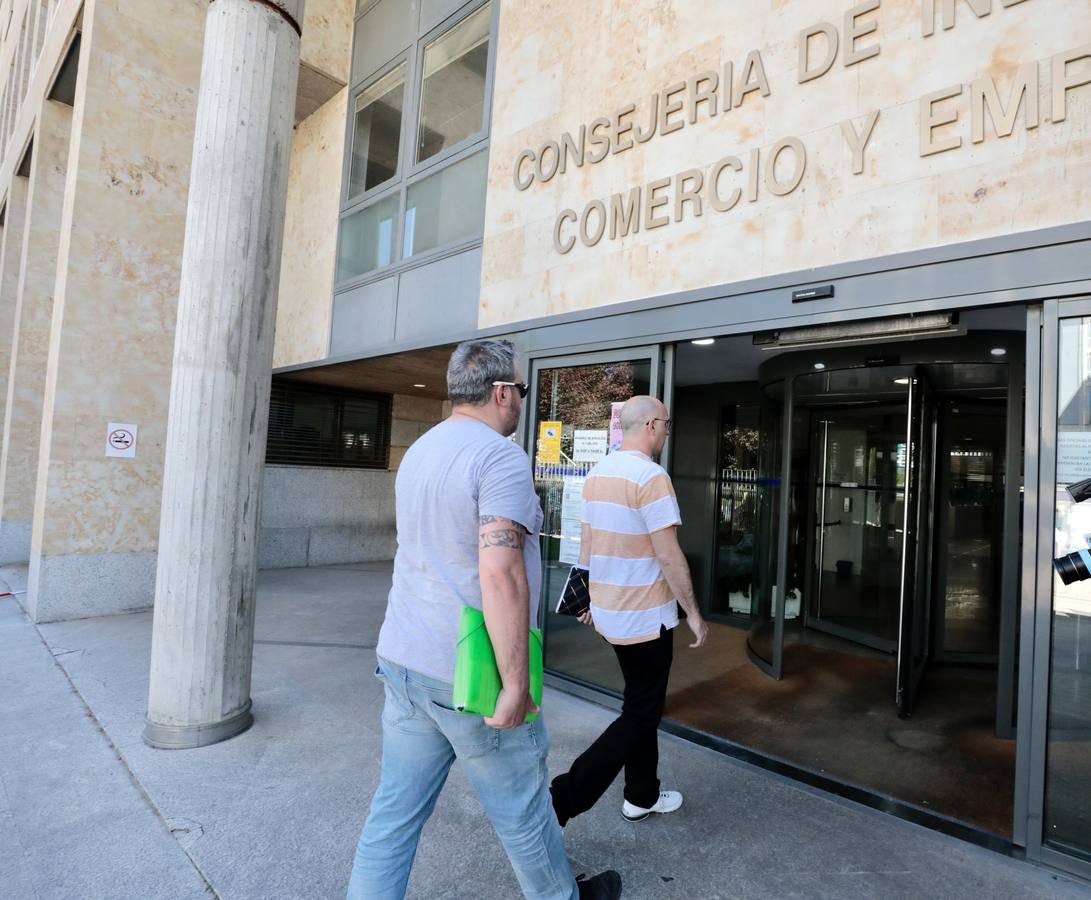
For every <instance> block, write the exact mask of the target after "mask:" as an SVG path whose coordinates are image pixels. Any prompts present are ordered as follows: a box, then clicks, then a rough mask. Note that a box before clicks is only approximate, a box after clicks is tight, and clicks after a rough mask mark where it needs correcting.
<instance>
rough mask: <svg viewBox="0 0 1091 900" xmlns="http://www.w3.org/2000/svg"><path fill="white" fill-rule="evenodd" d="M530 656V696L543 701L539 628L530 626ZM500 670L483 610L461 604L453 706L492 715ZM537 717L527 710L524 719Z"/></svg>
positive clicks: (494, 709)
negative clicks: (486, 627)
mask: <svg viewBox="0 0 1091 900" xmlns="http://www.w3.org/2000/svg"><path fill="white" fill-rule="evenodd" d="M528 656H529V659H530V696H531V697H532V698H533V699H534V702H535V703H536V704H539V705H541V702H542V631H541V629H540V628H532V629H530V643H529V648H528ZM501 687H502V683H501V681H500V670H499V669H498V668H497V667H496V654H495V653H494V652H493V649H492V641H491V640H489V632H488V631H487V630H486V629H485V614H484V613H483V612H482V611H481V610H479V609H474V608H473V607H472V606H464V607H462V618H461V619H460V620H459V623H458V648H457V649H456V651H455V684H454V690H453V691H452V698H451V699H452V704H451V705H452V706H454V708H455V709H457V710H458V711H459V712H464V713H472V714H473V715H475V716H491V715H492V714H493V713H494V712H495V711H496V699H497V697H499V696H500V688H501ZM537 718H538V714H537V713H527V718H526V721H527V722H533V721H534V720H535V719H537Z"/></svg>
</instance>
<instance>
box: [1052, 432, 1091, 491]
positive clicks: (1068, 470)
mask: <svg viewBox="0 0 1091 900" xmlns="http://www.w3.org/2000/svg"><path fill="white" fill-rule="evenodd" d="M1084 478H1091V431H1058V432H1057V481H1058V482H1059V483H1064V484H1071V483H1072V482H1073V481H1082V480H1083V479H1084Z"/></svg>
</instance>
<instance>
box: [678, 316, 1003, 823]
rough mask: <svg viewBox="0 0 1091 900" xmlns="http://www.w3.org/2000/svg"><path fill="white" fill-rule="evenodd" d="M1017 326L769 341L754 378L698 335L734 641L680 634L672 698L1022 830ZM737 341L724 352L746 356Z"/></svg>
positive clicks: (721, 574)
mask: <svg viewBox="0 0 1091 900" xmlns="http://www.w3.org/2000/svg"><path fill="white" fill-rule="evenodd" d="M1012 338H1013V335H1012V334H1010V333H1003V332H991V331H978V332H970V333H968V334H962V335H958V336H955V337H952V338H950V339H944V340H942V341H940V340H923V341H917V342H913V343H905V344H888V345H885V346H883V347H881V348H880V349H879V351H876V349H875V348H874V347H862V348H859V349H850V348H832V349H831V348H814V349H808V350H805V351H798V352H786V353H780V354H777V355H776V356H775V357H773V358H771V359H769V358H766V359H764V360H763V359H762V358H761V357H759V358H758V359H757V360H756V362H757V366H756V369H754V368H752V369H751V370H750V372H751V378H752V379H753V380H749V381H744V380H734V381H729V382H726V381H725V382H720V383H716V384H693V385H686V384H685V383H684V382H685V380H686V379H687V378H688V377H690V376H689V373H690V371H691V369H690V364H689V362H688V361H687V360H688V359H689V358H691V357H692V356H694V355H695V354H694V353H693V352H691V351H689V349H688V348H685V349H682V350H680V351H679V356H680V357H681V359H680V360H679V361H678V364H677V371H678V377H677V380H676V384H675V393H674V406H673V409H672V414H673V415H674V418H675V422H676V427H675V438H674V441H675V443H674V446H673V448H672V457H671V469H672V472H673V474H674V480H675V485H676V488H677V490H678V493H679V501H680V504H681V506H682V512H683V520H684V523H685V524H684V525H683V534H682V536H681V537H682V542H683V547H684V549H686V551H687V555H688V557H689V559H690V564H691V569H692V571H693V573H694V578H695V585H696V589H697V591H698V593H699V595H701V597H702V599H703V603H704V608H705V611H706V614H707V615H708V617H709V618H710V620H712V621H713V622H715V623H717V625H719V626H722V627H721V628H719V629H716V631H715V633H714V635H713V638H712V642H713V643H714V645H715V646H716V647H717V652H716V658H715V659H714V660H705V661H703V662H701V663H700V664H698V663H696V662H691V661H690V660H689V659H687V658H686V657H685V656H684V654H682V660H684V661H682V667H685V669H684V674H683V673H681V672H679V673H678V675H677V677H676V679H675V682H672V686H673V685H674V684H677V685H678V688H679V689H678V690H677V691H675V692H672V695H671V697H670V698H669V699H668V708H667V714H668V715H669V716H670V717H671V718H673V719H675V720H677V721H680V722H683V723H685V724H688V725H690V726H691V727H696V728H698V729H700V730H702V731H706V732H710V733H712V734H716V735H719V736H721V737H723V738H725V739H727V740H730V741H732V742H737V743H739V744H742V745H744V746H746V747H750V748H755V749H758V750H759V751H761V752H762V753H764V754H766V755H768V756H771V757H774V758H776V759H780V760H783V761H785V762H787V763H789V764H791V765H792V766H795V767H798V768H801V769H804V770H807V771H810V772H813V773H816V774H818V775H821V776H822V777H823V778H830V777H832V778H834V779H836V780H838V781H842V782H845V783H848V784H851V785H855V786H860V787H864V788H867V789H869V790H872V791H876V792H878V793H881V794H884V795H887V796H889V797H892V798H894V799H897V800H901V801H904V802H906V803H908V804H911V805H914V806H919V807H920V808H922V809H926V810H929V811H932V812H938V813H940V814H943V815H945V816H948V817H951V818H954V819H958V820H960V821H964V822H968V823H971V824H973V825H975V826H977V827H979V828H982V829H984V830H987V831H990V832H993V833H996V834H1000V835H1010V834H1011V818H1012V791H1013V784H1014V768H1015V742H1014V725H1013V723H1014V715H1015V711H1014V709H1013V706H1014V701H1013V697H1014V692H1015V691H1014V688H1015V683H1016V682H1015V679H1016V671H1015V659H1016V655H1017V654H1016V647H1017V641H1018V635H1017V621H1016V620H1017V596H1018V594H1017V584H1016V581H1017V575H1018V564H1017V560H1018V552H1019V551H1018V548H1019V533H1018V529H1019V504H1020V498H1021V435H1022V432H1021V428H1022V403H1023V399H1022V369H1021V366H1022V361H1021V353H1020V347H1021V340H1022V335H1021V334H1019V335H1018V339H1017V340H1012ZM739 350H740V352H739V353H732V355H731V357H730V362H729V363H727V364H726V365H728V366H734V367H736V368H738V367H740V366H741V365H742V364H743V362H744V361H745V358H746V357H745V354H744V353H743V352H742V347H741V344H740V346H739ZM692 371H693V372H694V373H695V375H696V377H700V375H697V372H698V369H696V368H694V369H693V370H692ZM703 371H705V372H710V371H715V367H714V366H710V365H707V364H706V365H705V366H704V367H703ZM710 451H711V465H709V461H710ZM709 476H711V479H710V477H709ZM710 481H711V482H712V483H711V484H710ZM710 536H711V538H712V539H711V540H710V539H709V538H710ZM781 586H783V588H782V587H781ZM733 635H735V637H733ZM698 668H699V672H698V671H697V669H698Z"/></svg>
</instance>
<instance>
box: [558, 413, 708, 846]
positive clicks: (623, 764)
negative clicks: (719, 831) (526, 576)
mask: <svg viewBox="0 0 1091 900" xmlns="http://www.w3.org/2000/svg"><path fill="white" fill-rule="evenodd" d="M621 427H622V431H623V440H622V443H621V448H620V449H619V450H616V451H614V452H613V453H611V454H610V455H609V456H607V457H606V458H605V459H602V460H600V461H599V462H598V463H597V464H596V465H595V467H594V468H593V469H592V470H591V471H590V473H589V474H588V476H587V480H586V482H584V487H583V523H582V528H581V541H580V565H581V566H583V567H584V568H587V569H589V570H590V578H589V586H590V592H591V610H590V612H589V613H587V614H586V615H585V616H584V617H582V618H581V621H582V622H584V624H588V625H590V624H593V625H594V626H595V628H596V629H597V630H598V632H599V634H601V635H602V636H603V637H604V638H605V639H606V640H607V641H608V642H609V643H610V644H611V645H612V646H613V649H614V653H615V654H616V655H617V659H618V663H619V664H620V666H621V673H622V675H623V676H624V678H625V699H624V702H623V705H622V709H621V715H620V716H619V717H618V718H617V719H616V720H615V721H614V722H613V723H612V724H611V725H610V726H609V727H608V728H607V729H606V730H605V731H604V732H603V733H602V734H601V735H600V736H599V737H598V739H597V740H596V741H595V742H594V743H593V744H592V745H591V746H590V747H588V748H587V750H586V751H584V753H583V754H581V755H580V757H579V758H578V759H577V760H576V761H575V762H574V763H573V764H572V768H571V769H569V770H568V772H566V773H565V774H563V775H558V776H557V777H556V778H554V779H553V783H552V785H551V788H550V790H551V792H552V795H553V808H554V810H555V811H556V813H557V820H558V821H559V822H560V823H561V825H562V826H563V825H565V824H566V823H567V822H568V820H569V819H571V818H572V817H573V816H578V815H579V814H580V813H582V812H586V811H587V810H589V809H590V808H591V807H592V806H594V805H595V803H596V801H597V800H598V799H599V797H601V796H602V795H603V794H604V793H605V792H606V789H607V788H608V787H610V785H611V783H612V782H613V780H614V779H615V778H616V777H617V775H618V773H619V772H620V771H621V770H622V768H624V770H625V799H624V802H623V803H622V807H621V814H622V815H623V816H624V817H625V818H626V819H628V820H629V821H630V822H639V821H640V820H642V819H646V818H648V816H650V815H651V814H652V813H669V812H674V811H675V810H676V809H678V808H679V807H680V806H681V805H682V795H681V793H679V792H678V791H673V790H668V791H664V790H660V784H659V776H658V771H657V770H658V768H659V740H658V734H657V732H658V729H659V720H660V718H661V717H662V715H663V703H664V701H665V700H666V696H667V680H668V678H669V677H670V668H671V660H672V659H673V656H674V653H673V648H674V643H673V634H672V629H674V628H675V627H677V625H678V604H681V605H682V608H683V609H685V611H686V624H687V625H689V628H690V630H691V631H692V632H693V638H694V640H693V643H691V644H690V647H700V646H702V645H703V644H704V643H705V640H706V639H707V637H708V625H707V624H706V623H705V620H704V619H703V618H702V617H701V613H700V610H699V609H698V608H697V602H696V600H695V599H694V596H693V582H692V580H691V579H690V574H689V566H688V565H687V563H686V558H685V556H683V554H682V549H681V547H679V545H678V526H679V525H680V524H681V523H682V519H681V516H680V514H679V510H678V500H677V498H676V497H675V495H674V487H673V485H672V484H671V480H670V476H669V475H668V474H667V473H666V471H665V470H664V469H663V467H662V466H660V465H659V464H658V463H656V462H655V460H654V459H653V457H656V456H658V455H659V454H660V452H661V451H662V450H663V444H664V443H666V440H667V435H668V434H669V433H670V416H669V414H668V412H667V408H666V406H664V405H663V404H662V403H661V402H660V401H659V400H657V399H656V398H655V397H632V398H630V399H629V400H627V401H626V402H625V405H624V406H623V407H622V408H621Z"/></svg>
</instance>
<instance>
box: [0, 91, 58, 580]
mask: <svg viewBox="0 0 1091 900" xmlns="http://www.w3.org/2000/svg"><path fill="white" fill-rule="evenodd" d="M71 126H72V110H71V108H70V107H68V106H65V105H64V104H63V103H46V104H44V105H43V106H42V110H41V113H40V115H39V117H38V121H37V123H36V127H35V130H34V157H33V160H32V162H31V167H30V175H29V188H28V193H27V198H28V199H27V214H26V218H25V222H24V235H23V241H22V259H21V262H20V266H19V279H18V284H17V286H16V292H15V310H14V315H13V317H12V330H11V337H12V339H11V341H10V342H9V357H10V358H9V369H8V381H7V394H6V397H5V403H4V418H3V420H2V421H3V441H2V444H0V563H13V562H22V561H24V560H26V559H27V558H28V557H29V555H30V535H31V519H32V517H33V515H34V490H35V485H36V483H37V473H38V451H39V438H40V435H41V430H42V394H43V392H44V391H45V382H46V371H47V366H48V360H49V333H50V328H51V324H52V317H53V289H54V285H55V281H56V274H57V251H58V249H59V245H60V236H61V212H62V207H63V205H64V185H65V173H66V171H67V166H68V147H69V142H70V138H71Z"/></svg>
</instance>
